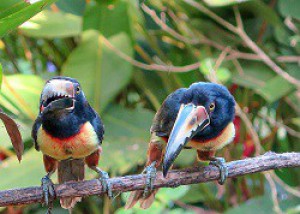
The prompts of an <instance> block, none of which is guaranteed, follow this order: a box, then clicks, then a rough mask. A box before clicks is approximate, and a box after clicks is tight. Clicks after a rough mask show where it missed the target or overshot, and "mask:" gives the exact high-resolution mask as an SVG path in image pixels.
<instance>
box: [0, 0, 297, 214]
mask: <svg viewBox="0 0 300 214" xmlns="http://www.w3.org/2000/svg"><path fill="white" fill-rule="evenodd" d="M53 2H55V0H42V1H39V2H38V3H35V4H32V5H30V4H28V3H25V2H24V1H22V0H6V1H1V2H0V62H1V64H2V72H3V73H1V79H2V87H1V92H0V106H1V108H3V109H4V110H5V112H7V113H8V114H10V115H11V116H12V117H13V118H14V119H15V120H16V121H17V122H18V124H19V125H20V130H21V132H22V135H23V140H24V143H25V148H26V150H25V154H24V157H23V161H22V163H21V164H19V163H18V162H17V159H16V156H15V155H14V153H13V150H12V146H11V143H10V141H9V138H8V136H7V134H6V132H5V129H4V127H3V128H2V129H0V138H1V143H0V158H1V160H2V162H1V163H0V189H8V188H16V187H26V186H31V185H39V184H40V179H41V177H42V176H43V175H44V174H45V172H44V169H43V163H42V156H41V153H38V152H37V151H35V150H34V148H33V146H32V145H33V144H32V140H31V138H30V131H31V126H32V123H33V121H34V119H35V117H36V115H37V112H38V100H39V96H40V92H41V89H42V87H43V84H44V82H45V80H46V79H48V78H50V77H52V76H56V75H65V76H71V77H75V78H77V79H78V80H79V81H80V82H81V84H82V87H83V90H84V92H85V94H86V96H87V98H88V100H89V101H90V103H91V104H92V105H93V107H94V108H95V109H96V110H97V111H98V112H99V113H100V114H101V117H102V119H103V121H104V124H105V128H106V133H105V140H104V143H103V157H102V159H101V163H100V166H101V167H103V168H104V169H105V170H108V171H109V172H110V175H111V176H118V175H125V174H133V173H138V172H140V171H141V169H142V167H143V164H144V162H145V158H146V150H147V142H148V140H149V128H150V125H151V120H152V118H153V116H154V114H155V111H156V110H157V109H158V108H159V106H160V104H161V103H162V101H163V100H164V99H165V97H166V96H167V95H168V94H169V93H171V92H172V91H174V90H175V89H177V88H180V87H188V86H189V85H190V84H191V83H193V82H197V81H208V80H212V79H214V80H217V81H219V82H221V83H223V84H224V85H226V86H227V87H228V88H229V89H230V91H231V92H232V93H233V95H234V96H235V98H236V100H237V102H238V104H239V105H240V106H241V108H242V109H243V110H244V112H245V113H246V115H247V116H248V118H249V119H250V121H251V123H252V125H253V127H254V129H255V131H256V132H257V133H258V135H259V138H260V140H261V145H262V147H263V148H264V150H266V151H268V150H272V151H275V152H287V151H298V152H299V151H300V144H299V143H300V142H299V135H300V134H299V126H300V115H299V104H300V103H299V87H300V86H299V85H295V84H291V83H290V82H288V81H287V80H285V79H284V78H282V77H281V76H279V75H277V74H276V73H275V72H274V70H273V69H271V68H270V67H268V66H267V65H266V64H265V62H263V61H262V57H261V55H257V54H256V53H254V52H253V49H251V48H249V46H248V45H247V42H246V41H245V37H241V36H239V35H237V34H235V33H233V32H231V31H229V30H228V29H227V28H225V27H224V25H222V24H220V23H217V22H216V21H215V20H213V19H212V18H211V17H209V16H208V15H207V14H204V13H202V12H201V11H199V10H197V9H196V8H195V7H192V6H191V5H189V4H188V3H187V2H191V1H189V0H187V1H170V0H161V1H159V0H148V1H146V5H147V6H148V7H149V8H150V9H151V10H153V11H152V13H154V12H155V13H154V14H152V15H151V16H149V14H147V11H149V9H147V8H145V7H144V9H143V8H142V7H141V2H139V1H137V0H128V1H126V0H114V1H113V0H110V1H101V0H90V1H89V0H86V1H85V0H59V1H56V3H55V4H52V3H53ZM196 2H199V3H201V5H203V6H205V7H206V8H208V9H209V10H210V11H213V13H215V14H218V15H219V16H221V17H222V18H223V19H224V20H226V21H228V22H229V23H231V24H233V25H234V26H236V21H235V15H234V8H235V10H236V11H237V10H239V11H240V12H241V19H242V21H243V25H244V29H245V32H246V33H247V35H248V36H249V37H250V39H251V40H252V41H253V42H254V44H255V45H256V46H257V47H260V48H261V49H262V50H263V51H264V52H265V53H266V54H267V55H268V56H270V57H271V59H272V60H273V61H274V62H275V63H277V64H278V65H279V66H280V67H281V68H282V69H283V70H284V71H285V72H287V73H288V74H289V75H291V76H292V77H294V78H295V79H298V80H299V79H300V71H299V63H300V59H299V52H300V45H299V41H300V35H299V31H300V1H297V0H265V1H258V0H257V1H255V0H253V1H251V0H250V1H243V3H237V2H240V1H237V0H204V1H196ZM51 4H52V5H51ZM50 5H51V6H50ZM41 10H43V11H42V12H41V13H39V14H38V15H36V16H34V15H35V14H37V13H38V12H40V11H41ZM33 16H34V17H33ZM31 17H33V18H32V19H30V20H29V21H27V20H28V19H29V18H31ZM159 18H162V20H163V21H162V22H163V23H162V26H159V25H158V24H159V23H160V22H159V20H157V19H159ZM25 21H27V22H25ZM155 21H156V22H155ZM157 21H158V22H157ZM24 22H25V23H24ZM22 23H24V24H23V25H22V26H19V25H20V24H22ZM160 24H161V23H160ZM18 26H19V27H18ZM162 27H163V28H162ZM110 44H111V45H113V46H114V47H115V48H114V49H111V48H110V46H109V45H110ZM245 53H246V54H245ZM124 54H125V55H126V56H127V60H124V57H123V58H121V57H120V55H122V56H124ZM224 57H225V58H224ZM129 58H132V59H135V60H137V61H138V62H141V63H144V64H147V65H152V67H151V66H150V68H149V66H146V67H145V66H144V67H142V68H141V67H140V66H136V64H137V63H136V62H135V63H132V61H131V62H130V61H129V60H128V59H129ZM198 62H200V66H197V64H194V63H198ZM154 64H155V65H154ZM190 64H193V65H194V66H193V69H191V70H190V71H188V72H179V73H174V72H172V71H173V70H174V69H173V67H169V66H171V65H175V66H186V65H190ZM138 65H140V64H138ZM195 65H196V66H195ZM159 66H160V67H159ZM161 66H162V67H163V68H161ZM157 67H159V69H155V68H157ZM147 68H148V69H147ZM145 69H146V70H145ZM169 69H170V71H169V72H168V70H169ZM154 70H158V71H154ZM159 70H164V71H159ZM179 70H181V68H180V69H179ZM166 71H167V72H166ZM275 121H276V122H275ZM235 122H236V128H237V133H238V137H237V138H236V139H235V142H234V143H232V144H231V145H229V146H228V147H227V148H225V149H224V150H223V151H221V152H220V153H219V155H222V156H224V157H225V158H226V159H227V160H228V161H230V160H237V159H242V158H245V157H251V156H254V155H255V151H256V150H255V146H254V143H253V139H252V135H251V134H250V133H249V129H247V128H246V126H245V123H244V121H243V120H241V119H240V118H239V117H236V119H235ZM194 164H196V162H195V151H184V152H182V154H181V155H180V156H179V158H178V160H177V161H176V167H186V166H192V165H194ZM299 171H300V170H299V169H284V170H280V171H277V172H276V176H278V177H279V178H280V179H281V180H282V181H283V182H284V183H285V184H286V185H289V186H291V187H292V188H296V186H299V185H300V179H299V177H300V172H299ZM94 176H95V174H94V173H93V172H91V171H88V173H87V178H92V177H94ZM272 178H273V179H275V181H276V178H277V177H275V175H273V177H272ZM276 187H277V196H278V201H279V205H280V208H281V209H282V210H283V211H284V212H287V213H300V207H299V204H300V199H299V198H297V197H296V196H295V195H293V194H290V193H288V192H287V191H286V187H285V186H283V185H282V184H280V183H278V182H276ZM298 196H299V190H298ZM126 197H127V195H126V194H122V195H121V197H120V196H119V197H117V198H116V199H115V200H114V201H113V202H112V203H111V204H110V202H109V201H108V200H107V199H106V198H104V199H103V198H99V197H89V198H86V199H84V203H81V204H79V205H78V206H77V207H76V208H75V210H74V213H102V212H103V213H111V212H116V213H119V214H121V213H183V212H185V213H199V212H204V211H205V212H210V213H215V212H226V213H230V214H231V213H244V214H245V213H254V212H256V213H273V212H274V211H273V209H274V207H273V201H272V197H271V190H270V186H269V183H268V182H267V180H266V179H265V176H264V175H263V174H254V175H248V176H245V177H241V178H236V179H229V180H228V181H227V183H226V184H225V185H224V186H222V187H221V186H218V185H217V184H215V183H207V184H197V185H191V186H181V187H178V188H176V189H162V190H160V191H159V193H158V195H157V200H156V201H155V203H154V204H153V206H152V207H151V208H150V210H147V211H142V210H140V209H138V208H135V209H134V210H131V211H125V210H123V208H122V207H123V205H124V203H125V201H126ZM14 210H17V211H18V212H20V213H44V212H45V208H44V209H42V208H41V206H40V205H30V206H25V207H21V208H8V209H4V208H3V209H2V211H0V212H2V213H13V211H14ZM54 213H67V211H64V210H62V209H61V208H59V204H58V203H57V204H56V207H55V210H54Z"/></svg>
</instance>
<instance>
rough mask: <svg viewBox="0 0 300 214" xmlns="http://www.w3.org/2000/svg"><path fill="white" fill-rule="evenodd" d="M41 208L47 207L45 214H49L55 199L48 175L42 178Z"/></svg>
mask: <svg viewBox="0 0 300 214" xmlns="http://www.w3.org/2000/svg"><path fill="white" fill-rule="evenodd" d="M42 189H43V206H48V210H47V214H51V213H52V212H51V210H52V208H53V201H54V198H55V190H54V185H53V183H52V181H51V179H50V178H49V176H48V175H46V176H45V177H43V178H42Z"/></svg>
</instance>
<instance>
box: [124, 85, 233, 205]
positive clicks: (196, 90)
mask: <svg viewBox="0 0 300 214" xmlns="http://www.w3.org/2000/svg"><path fill="white" fill-rule="evenodd" d="M234 115H235V100H234V98H233V96H232V95H231V94H230V92H229V91H228V90H227V88H226V87H224V86H222V85H219V84H215V83H205V82H198V83H194V84H192V85H191V86H190V87H189V88H181V89H178V90H176V91H175V92H173V93H172V94H170V95H169V96H168V97H167V98H166V100H165V101H164V102H163V104H162V106H161V108H160V109H159V110H158V112H157V113H156V115H155V117H154V120H153V124H152V126H151V129H150V132H151V138H150V143H149V148H148V152H147V163H146V167H145V169H144V171H143V173H146V187H145V189H144V190H138V191H134V192H132V193H131V194H130V196H129V198H128V200H127V203H126V206H125V208H127V209H129V208H131V207H133V206H134V205H135V204H136V203H137V202H138V201H139V202H140V207H141V208H144V209H147V208H148V207H150V206H151V204H152V203H153V201H154V199H155V194H156V192H157V191H158V190H157V189H153V183H154V181H155V178H156V170H157V168H158V167H159V166H160V165H161V163H162V167H163V176H164V177H166V176H167V173H168V171H169V169H170V168H171V166H172V165H173V163H174V161H175V159H176V158H177V156H178V155H179V153H180V152H181V150H182V149H190V148H192V149H196V150H197V155H198V160H200V161H210V164H212V165H214V166H216V167H218V168H219V170H220V179H219V181H218V182H219V183H220V184H224V182H225V179H226V177H227V175H228V170H227V168H226V166H225V165H224V163H225V160H224V158H221V157H216V156H215V153H216V151H217V150H219V149H221V148H223V147H224V146H226V145H227V144H229V143H230V142H231V141H232V140H233V138H234V136H235V129H234V125H233V122H232V121H233V118H234ZM165 147H166V148H165Z"/></svg>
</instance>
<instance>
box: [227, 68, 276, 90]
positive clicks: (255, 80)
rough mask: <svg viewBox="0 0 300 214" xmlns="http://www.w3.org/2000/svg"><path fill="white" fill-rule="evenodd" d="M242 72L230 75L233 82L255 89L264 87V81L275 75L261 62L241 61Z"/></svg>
mask: <svg viewBox="0 0 300 214" xmlns="http://www.w3.org/2000/svg"><path fill="white" fill-rule="evenodd" d="M241 66H242V68H243V73H235V74H234V75H233V76H232V80H233V82H234V83H236V84H238V85H241V86H244V87H246V88H250V89H254V90H256V89H257V88H258V87H264V86H265V83H266V82H267V81H268V80H270V79H271V78H273V77H274V76H275V74H274V72H273V71H272V70H271V69H270V68H268V67H267V66H265V65H263V64H261V63H247V64H246V63H242V64H241Z"/></svg>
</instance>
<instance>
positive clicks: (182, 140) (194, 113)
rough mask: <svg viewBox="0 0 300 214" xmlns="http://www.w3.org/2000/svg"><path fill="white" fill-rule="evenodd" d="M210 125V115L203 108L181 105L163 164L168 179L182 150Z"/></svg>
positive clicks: (164, 173)
mask: <svg viewBox="0 0 300 214" xmlns="http://www.w3.org/2000/svg"><path fill="white" fill-rule="evenodd" d="M209 123H210V119H209V115H208V113H207V111H206V109H205V107H203V106H195V105H194V104H187V105H183V104H182V105H181V107H180V110H179V112H178V115H177V118H176V121H175V123H174V126H173V129H172V131H171V134H170V137H169V140H168V145H167V150H166V153H165V156H164V162H163V175H164V177H166V175H167V173H168V171H169V169H170V167H171V166H172V164H173V162H174V161H175V159H176V158H177V156H178V155H179V153H180V151H181V150H182V148H183V147H184V146H185V145H186V144H187V143H188V142H189V140H190V139H191V138H193V137H194V136H195V134H196V133H197V132H199V131H202V130H203V129H204V128H205V127H206V126H208V125H209Z"/></svg>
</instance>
